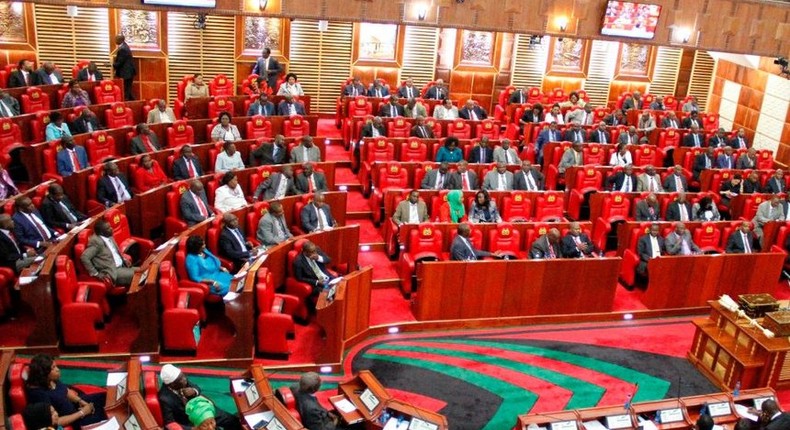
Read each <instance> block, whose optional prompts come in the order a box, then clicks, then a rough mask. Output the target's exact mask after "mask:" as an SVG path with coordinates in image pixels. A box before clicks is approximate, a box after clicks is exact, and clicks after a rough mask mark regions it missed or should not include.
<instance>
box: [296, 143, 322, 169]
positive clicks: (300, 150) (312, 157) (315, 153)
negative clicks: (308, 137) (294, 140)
mask: <svg viewBox="0 0 790 430" xmlns="http://www.w3.org/2000/svg"><path fill="white" fill-rule="evenodd" d="M304 149H305V147H304V145H302V144H299V145H297V146H294V148H293V149H292V150H291V163H299V164H302V163H306V162H308V161H312V162H314V163H318V162H320V161H321V150H320V149H318V147H317V146H315V145H313V146H311V147H310V148H307V157H306V158H305V154H304Z"/></svg>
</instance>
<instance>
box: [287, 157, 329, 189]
mask: <svg viewBox="0 0 790 430" xmlns="http://www.w3.org/2000/svg"><path fill="white" fill-rule="evenodd" d="M294 186H295V187H296V189H297V190H298V191H299V192H300V193H302V194H306V193H314V192H316V191H329V188H328V187H327V185H326V176H324V174H323V173H321V172H316V171H315V170H314V167H313V163H304V164H303V165H302V171H301V172H300V173H299V174H298V175H296V179H295V180H294Z"/></svg>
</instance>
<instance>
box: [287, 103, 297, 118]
mask: <svg viewBox="0 0 790 430" xmlns="http://www.w3.org/2000/svg"><path fill="white" fill-rule="evenodd" d="M288 115H290V116H294V115H296V105H295V104H293V103H288Z"/></svg>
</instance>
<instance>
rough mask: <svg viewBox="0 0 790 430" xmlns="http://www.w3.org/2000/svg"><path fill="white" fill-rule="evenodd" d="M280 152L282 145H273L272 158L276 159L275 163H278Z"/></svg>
mask: <svg viewBox="0 0 790 430" xmlns="http://www.w3.org/2000/svg"><path fill="white" fill-rule="evenodd" d="M279 153H280V147H279V146H277V145H272V158H273V159H274V162H275V164H279V163H277V154H279Z"/></svg>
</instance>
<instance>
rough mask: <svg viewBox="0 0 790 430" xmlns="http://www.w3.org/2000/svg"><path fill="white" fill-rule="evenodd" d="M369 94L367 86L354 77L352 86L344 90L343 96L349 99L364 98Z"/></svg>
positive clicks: (347, 86) (349, 85)
mask: <svg viewBox="0 0 790 430" xmlns="http://www.w3.org/2000/svg"><path fill="white" fill-rule="evenodd" d="M365 94H367V91H365V86H364V85H362V82H360V81H359V78H358V77H356V76H354V79H353V80H352V81H351V83H350V84H348V85H346V87H345V88H343V95H344V96H348V97H356V96H364V95H365Z"/></svg>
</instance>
